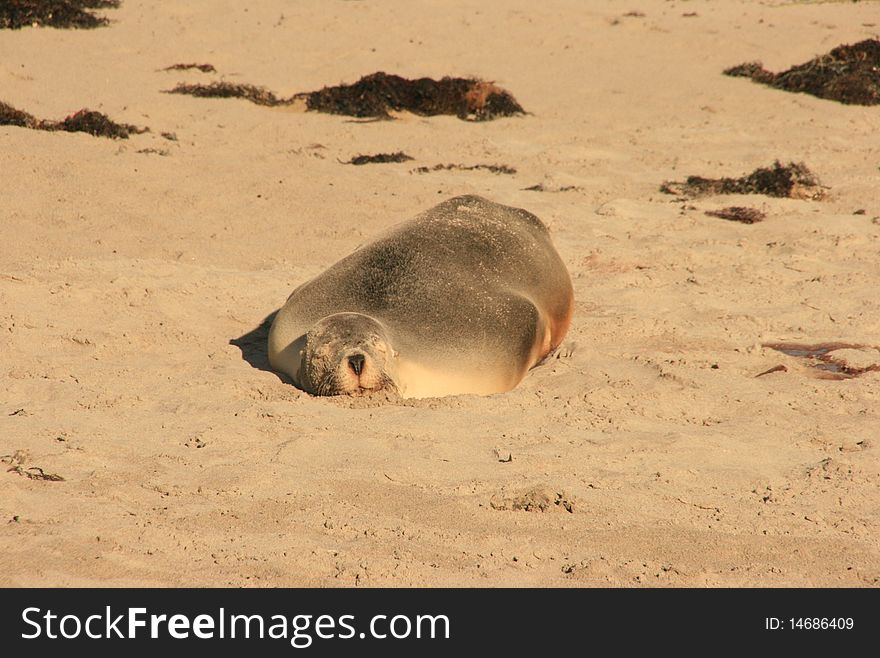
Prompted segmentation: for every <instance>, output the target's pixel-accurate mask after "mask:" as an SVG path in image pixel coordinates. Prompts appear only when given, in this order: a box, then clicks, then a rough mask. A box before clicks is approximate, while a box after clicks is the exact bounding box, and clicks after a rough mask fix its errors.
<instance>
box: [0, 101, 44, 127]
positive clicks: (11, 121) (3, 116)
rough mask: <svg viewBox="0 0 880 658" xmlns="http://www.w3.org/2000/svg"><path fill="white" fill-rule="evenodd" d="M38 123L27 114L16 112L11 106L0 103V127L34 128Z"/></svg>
mask: <svg viewBox="0 0 880 658" xmlns="http://www.w3.org/2000/svg"><path fill="white" fill-rule="evenodd" d="M37 123H39V122H38V121H37V120H36V119H35V118H34V117H33V116H31V115H30V114H28V113H27V112H22V111H21V110H16V109H15V108H14V107H12V106H11V105H7V104H6V103H3V102H0V126H19V127H21V128H34V127H36V125H37Z"/></svg>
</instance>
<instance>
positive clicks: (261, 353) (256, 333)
mask: <svg viewBox="0 0 880 658" xmlns="http://www.w3.org/2000/svg"><path fill="white" fill-rule="evenodd" d="M277 313H278V311H274V312H272V313H270V314H269V315H268V316H266V318H265V319H264V320H263V321H262V322H261V323H260V324H259V326H257V328H256V329H251V330H250V331H249V332H247V333H246V334H242V335H241V336H239V337H238V338H233V339H231V340H230V341H229V344H230V345H235V346H236V347H237V348H238V349H240V350H241V358H242V359H244V360H245V361H247V362H248V363H250V364H251V366H252V367H254V368H256V369H257V370H264V371H266V372H271V373H272V374H273V375H275V376H276V377H278V379H280V380H281V381H283V382H286V383H288V384H290V383H292V382H291V381H290V379H289V378H288V377H287V376H285V375H282V374H281V373H278V372H276V371H274V370H272V367H271V366H270V365H269V354H268V349H267V345H266V343H267V341H268V340H269V328H270V327H271V326H272V320H274V319H275V315H276V314H277Z"/></svg>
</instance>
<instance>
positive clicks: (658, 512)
mask: <svg viewBox="0 0 880 658" xmlns="http://www.w3.org/2000/svg"><path fill="white" fill-rule="evenodd" d="M877 10H878V5H877V3H873V2H857V3H852V2H845V3H844V2H827V3H802V2H781V1H765V2H757V1H751V0H748V1H747V0H743V1H736V0H729V1H725V2H708V1H701V0H693V1H683V0H682V1H674V2H668V1H661V0H633V2H630V3H620V2H614V1H612V0H607V1H600V0H590V1H583V0H548V1H546V2H541V3H536V2H526V1H521V0H511V1H509V2H503V3H502V2H498V3H473V2H465V1H462V0H444V1H441V0H426V1H425V2H412V3H398V2H390V1H373V0H364V1H343V0H310V1H305V2H297V3H289V2H283V1H281V0H266V1H265V2H260V3H240V2H231V1H228V0H214V1H210V2H209V1H208V0H192V1H190V2H186V3H177V2H168V3H153V2H143V1H140V0H124V1H123V2H122V4H121V6H120V7H119V8H118V9H106V10H101V12H100V14H101V15H104V16H106V17H107V18H108V19H109V21H110V23H109V24H108V25H107V26H104V27H98V28H96V29H91V30H63V29H52V28H47V27H24V28H22V29H19V30H0V89H2V90H3V91H2V94H0V101H2V102H5V103H8V104H9V105H11V106H14V107H15V108H19V109H21V110H24V111H27V112H29V113H31V114H32V115H34V116H36V117H39V118H41V119H53V120H61V119H64V118H65V117H68V116H70V115H72V114H73V113H75V112H77V111H78V110H81V109H83V108H88V109H90V110H95V111H99V112H102V113H105V114H106V115H107V116H109V117H110V118H111V119H113V120H114V121H118V122H123V123H127V124H132V125H134V126H138V127H146V128H149V132H144V133H142V134H135V135H132V136H130V137H129V138H128V139H108V138H101V137H95V136H92V135H88V134H84V133H67V132H58V131H55V132H52V131H37V130H29V129H26V128H23V127H16V126H0V199H2V204H0V226H2V227H3V240H2V246H0V459H2V460H3V463H2V464H0V586H6V587H9V586H28V587H30V586H236V587H237V586H257V587H263V586H322V587H324V586H330V587H335V586H344V587H354V586H367V587H374V586H395V587H397V586H428V587H440V586H468V587H470V586H479V587H484V586H551V587H572V586H573V587H592V586H613V587H632V586H648V587H665V586H687V587H704V586H710V587H719V586H720V587H730V586H749V587H755V586H798V587H802V586H810V587H813V586H822V587H826V586H835V587H837V586H845V587H877V586H878V585H880V487H878V481H880V479H878V478H880V458H878V454H880V453H878V451H880V293H878V290H880V169H878V166H880V160H878V153H880V107H878V106H873V107H869V106H859V105H844V104H841V103H837V102H834V101H830V100H825V99H821V98H816V97H814V96H810V95H806V94H797V93H788V92H785V91H781V90H778V89H772V88H769V87H767V86H763V85H759V84H755V83H753V82H751V81H750V80H747V79H743V78H734V77H729V76H725V75H722V71H724V70H725V69H727V68H728V67H732V66H735V65H739V64H742V63H744V62H750V61H755V60H760V61H761V62H762V63H763V64H764V66H765V67H766V68H767V69H769V70H772V71H781V70H784V69H787V68H788V67H791V66H793V65H796V64H800V63H802V62H805V61H807V60H809V59H811V58H813V57H815V56H817V55H819V54H822V53H825V52H828V51H829V50H830V49H832V48H834V47H835V46H838V45H840V44H851V43H855V42H858V41H861V40H863V39H868V38H878V32H880V16H878V13H877ZM179 63H199V64H205V63H209V64H211V65H212V66H213V67H214V68H215V69H216V70H215V71H214V72H201V71H199V70H195V69H190V70H172V71H165V70H162V69H164V68H165V67H169V66H172V65H174V64H179ZM377 71H385V72H387V73H393V74H398V75H401V76H405V77H408V78H417V77H422V76H431V77H434V78H438V79H439V78H441V77H443V76H463V77H475V78H480V79H483V80H487V81H493V82H494V83H495V84H497V85H499V86H500V87H503V88H504V89H506V90H507V91H509V92H510V93H511V94H513V96H515V98H516V100H517V101H518V102H519V103H520V104H521V105H522V106H523V108H525V110H526V112H527V114H525V115H522V116H514V117H504V118H498V119H495V120H492V121H465V120H461V119H460V118H457V117H455V116H435V117H424V116H417V115H414V114H411V113H395V114H394V116H393V120H378V121H375V120H374V121H370V120H366V121H365V120H358V119H354V118H351V117H346V116H338V115H330V114H323V113H318V112H304V111H295V110H294V109H293V108H286V107H263V106H259V105H256V104H253V103H250V102H247V101H246V100H242V99H236V98H226V99H213V98H195V97H190V96H185V95H179V94H169V93H165V92H166V91H168V90H170V89H172V88H173V87H174V86H175V85H177V84H179V83H182V82H186V83H205V84H207V83H211V82H216V81H226V82H231V83H247V84H254V85H259V86H264V87H266V88H267V89H270V90H273V91H274V92H276V93H278V94H281V95H285V96H290V95H292V94H295V93H297V92H303V91H310V90H317V89H321V88H322V87H324V86H327V85H337V84H341V83H353V82H355V81H356V80H358V79H359V78H361V77H362V76H365V75H368V74H371V73H374V72H377ZM398 151H403V152H405V153H406V154H408V155H409V156H411V157H412V158H413V160H411V161H406V162H400V163H384V164H367V165H362V166H355V165H352V164H346V162H347V161H349V160H351V159H352V158H353V157H355V156H357V155H359V154H377V153H393V152H398ZM776 160H778V161H780V162H782V163H788V162H795V163H804V164H805V165H806V166H808V167H809V169H810V171H812V172H813V173H815V175H816V176H817V177H818V179H819V181H820V182H821V185H822V188H821V189H822V198H773V197H769V196H764V195H755V194H749V195H745V194H735V195H723V196H722V195H708V196H702V197H696V198H683V197H681V196H677V195H675V194H666V193H663V192H661V191H660V188H661V185H663V183H664V182H666V181H683V180H685V179H686V178H687V177H688V176H692V175H699V176H706V177H724V176H730V177H737V176H742V175H745V174H748V173H749V172H751V171H753V170H755V169H756V168H758V167H769V166H771V165H772V164H773V163H774V162H775V161H776ZM449 163H454V164H459V165H462V166H463V167H472V166H475V165H493V166H496V167H498V166H502V165H503V166H505V167H507V168H509V169H511V170H515V173H504V172H503V171H502V172H500V173H494V172H493V170H491V169H488V168H471V169H467V168H461V169H440V170H430V171H427V172H424V173H419V172H417V171H416V169H417V168H419V167H428V168H431V167H434V166H435V165H438V164H449ZM535 186H539V189H537V190H535V189H531V190H530V189H527V188H530V187H532V188H534V187H535ZM459 194H478V195H481V196H484V197H486V198H488V199H491V200H493V201H497V202H499V203H504V204H508V205H512V206H517V207H521V208H525V209H527V210H528V211H530V212H532V213H534V214H536V215H537V216H538V217H540V218H541V219H542V220H543V221H544V222H545V223H546V224H547V226H548V227H549V228H550V230H551V233H552V237H553V241H554V243H555V245H556V248H557V250H558V252H559V254H560V255H561V257H562V259H563V260H564V262H565V264H566V266H567V267H568V270H569V272H570V274H571V277H572V281H573V284H574V292H575V304H576V305H575V315H574V320H573V323H572V326H571V329H570V331H569V334H568V336H567V339H566V341H565V343H564V345H563V348H562V349H561V350H560V351H559V352H558V353H557V354H556V355H555V356H554V357H553V358H551V359H549V360H548V361H547V362H545V363H544V364H542V365H540V366H539V367H537V368H535V369H533V370H532V371H531V372H530V373H529V374H528V375H527V376H526V378H525V380H524V381H523V382H522V383H521V384H520V385H519V386H518V387H517V388H515V389H514V390H513V391H511V392H509V393H505V394H498V395H492V396H487V397H480V396H474V395H464V396H450V397H444V398H435V399H424V400H402V401H398V402H385V403H380V402H377V401H371V400H367V399H361V398H349V397H333V398H326V397H325V398H319V397H313V396H310V395H308V394H306V393H303V392H302V391H299V390H298V389H296V388H295V387H293V386H292V385H290V384H289V383H287V382H285V381H284V380H283V379H282V378H281V377H280V376H278V375H277V374H276V373H274V372H272V371H271V370H270V369H269V367H268V363H267V361H266V345H265V341H266V328H265V326H263V323H264V320H265V318H267V317H268V316H269V315H270V314H271V313H273V312H274V311H276V310H277V309H278V308H279V307H280V306H281V304H283V302H284V300H285V299H286V298H287V296H288V295H289V294H290V292H291V291H292V290H293V289H294V288H295V287H296V286H297V285H298V284H300V283H302V282H303V281H305V280H307V279H309V278H310V277H313V276H315V275H317V274H319V273H320V272H322V271H323V270H325V269H326V268H327V267H329V266H330V265H332V264H333V263H334V262H336V261H337V260H339V259H340V258H341V257H343V256H345V255H347V254H348V253H350V252H351V251H352V250H354V249H355V248H356V247H358V246H359V245H361V244H363V243H364V242H367V241H369V240H370V239H371V238H372V237H373V236H375V235H377V234H378V233H380V232H381V231H383V230H385V229H387V228H389V227H391V226H393V225H394V224H397V223H399V222H401V221H404V220H406V219H409V218H411V217H413V216H415V215H416V214H417V213H419V212H421V211H423V210H426V209H428V208H430V207H431V206H433V205H435V204H436V203H438V202H440V201H442V200H444V199H447V198H450V197H453V196H456V195H459ZM732 206H735V207H749V208H754V209H757V210H759V211H760V212H761V213H763V214H764V215H765V217H764V219H763V221H759V222H757V223H754V224H744V223H741V222H737V221H728V220H725V219H723V218H719V217H716V216H709V215H707V214H706V212H707V211H717V210H720V209H723V208H726V207H732ZM829 343H831V344H840V345H838V346H837V347H838V348H839V349H836V350H835V351H830V352H828V354H831V355H832V356H834V360H832V361H829V360H822V359H821V358H819V357H822V356H823V354H824V353H821V349H820V350H818V351H817V350H814V351H813V352H810V351H809V350H806V351H807V352H809V354H807V355H800V353H799V352H798V351H797V349H795V348H792V349H789V350H788V352H786V351H785V350H784V349H782V348H780V349H774V348H773V347H768V345H769V344H773V345H776V346H779V345H782V346H801V347H803V346H808V347H810V346H813V347H816V346H821V345H823V344H829ZM802 351H804V350H802ZM810 354H816V355H817V356H815V357H811V356H810ZM779 366H783V367H779ZM875 366H876V367H875ZM767 371H772V372H767ZM762 373H767V374H762ZM758 375H760V376H758Z"/></svg>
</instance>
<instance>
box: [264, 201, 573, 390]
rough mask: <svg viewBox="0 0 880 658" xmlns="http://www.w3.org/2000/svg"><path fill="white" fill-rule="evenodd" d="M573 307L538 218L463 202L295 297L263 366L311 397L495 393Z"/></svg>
mask: <svg viewBox="0 0 880 658" xmlns="http://www.w3.org/2000/svg"><path fill="white" fill-rule="evenodd" d="M573 307H574V296H573V291H572V285H571V278H570V277H569V274H568V270H566V268H565V264H564V263H563V262H562V259H561V258H560V257H559V254H558V253H557V252H556V250H555V248H554V247H553V244H552V242H551V240H550V233H549V231H548V230H547V227H546V226H544V224H543V223H542V222H541V220H540V219H538V218H537V217H535V215H533V214H531V213H529V212H527V211H525V210H522V209H520V208H514V207H511V206H504V205H501V204H498V203H493V202H492V201H488V200H487V199H484V198H482V197H479V196H460V197H455V198H452V199H449V200H447V201H444V202H443V203H440V204H439V205H437V206H434V207H433V208H431V209H430V210H427V211H425V212H423V213H422V214H420V215H418V216H416V217H415V218H413V219H411V220H409V221H407V222H404V223H402V224H399V225H397V226H396V227H394V228H392V229H390V230H389V231H388V232H386V233H385V234H383V235H381V236H380V237H378V238H377V239H376V240H374V241H373V242H370V243H368V244H365V245H363V246H361V247H359V248H358V249H357V250H355V251H354V253H352V254H350V255H349V256H346V257H345V258H343V259H342V260H340V261H339V262H337V263H336V264H335V265H332V266H331V267H330V268H329V269H327V270H326V271H324V272H323V273H321V274H319V275H318V276H316V277H315V278H313V279H312V280H310V281H307V282H306V283H303V284H302V285H300V286H299V287H298V288H296V290H294V291H293V293H292V294H291V295H290V297H288V299H287V302H286V303H285V304H284V306H283V307H282V308H281V309H280V310H279V311H278V313H277V315H276V316H275V319H274V320H273V322H272V327H271V329H270V330H269V346H268V347H269V363H270V365H271V366H272V367H273V368H274V369H275V370H278V371H279V372H282V373H285V374H287V375H288V376H290V378H291V379H292V380H293V383H294V384H295V385H296V386H297V387H298V388H301V389H302V390H304V391H306V392H308V393H312V394H315V395H342V394H360V393H365V392H369V391H379V390H386V391H390V392H393V393H397V394H399V395H401V396H402V397H408V398H423V397H439V396H444V395H456V394H464V393H474V394H479V395H489V394H492V393H501V392H505V391H509V390H510V389H512V388H514V387H515V386H516V385H517V384H518V383H519V382H520V381H521V380H522V379H523V377H524V376H525V374H526V372H528V370H529V369H530V368H532V367H533V366H535V365H537V364H538V363H540V362H541V361H542V360H543V359H544V358H545V357H546V356H547V355H548V354H550V353H551V352H553V351H554V350H555V349H556V348H557V347H558V345H559V344H560V342H562V339H563V337H564V336H565V333H566V332H567V331H568V327H569V325H570V324H571V317H572V312H573Z"/></svg>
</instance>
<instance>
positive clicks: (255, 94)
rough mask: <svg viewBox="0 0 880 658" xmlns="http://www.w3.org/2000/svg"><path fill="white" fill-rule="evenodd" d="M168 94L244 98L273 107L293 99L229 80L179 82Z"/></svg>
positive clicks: (290, 101) (285, 103)
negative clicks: (207, 82) (192, 82)
mask: <svg viewBox="0 0 880 658" xmlns="http://www.w3.org/2000/svg"><path fill="white" fill-rule="evenodd" d="M167 93H169V94H187V95H189V96H196V97H198V98H244V99H245V100H249V101H250V102H251V103H256V104H257V105H266V106H268V107H274V106H276V105H290V103H292V102H293V99H284V98H278V97H277V96H276V95H275V94H273V93H272V92H271V91H269V90H268V89H265V88H264V87H256V86H254V85H248V84H241V85H237V84H233V83H231V82H212V83H211V84H208V85H199V84H195V85H189V84H179V85H177V86H176V87H175V88H174V89H171V90H170V91H168V92H167Z"/></svg>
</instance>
